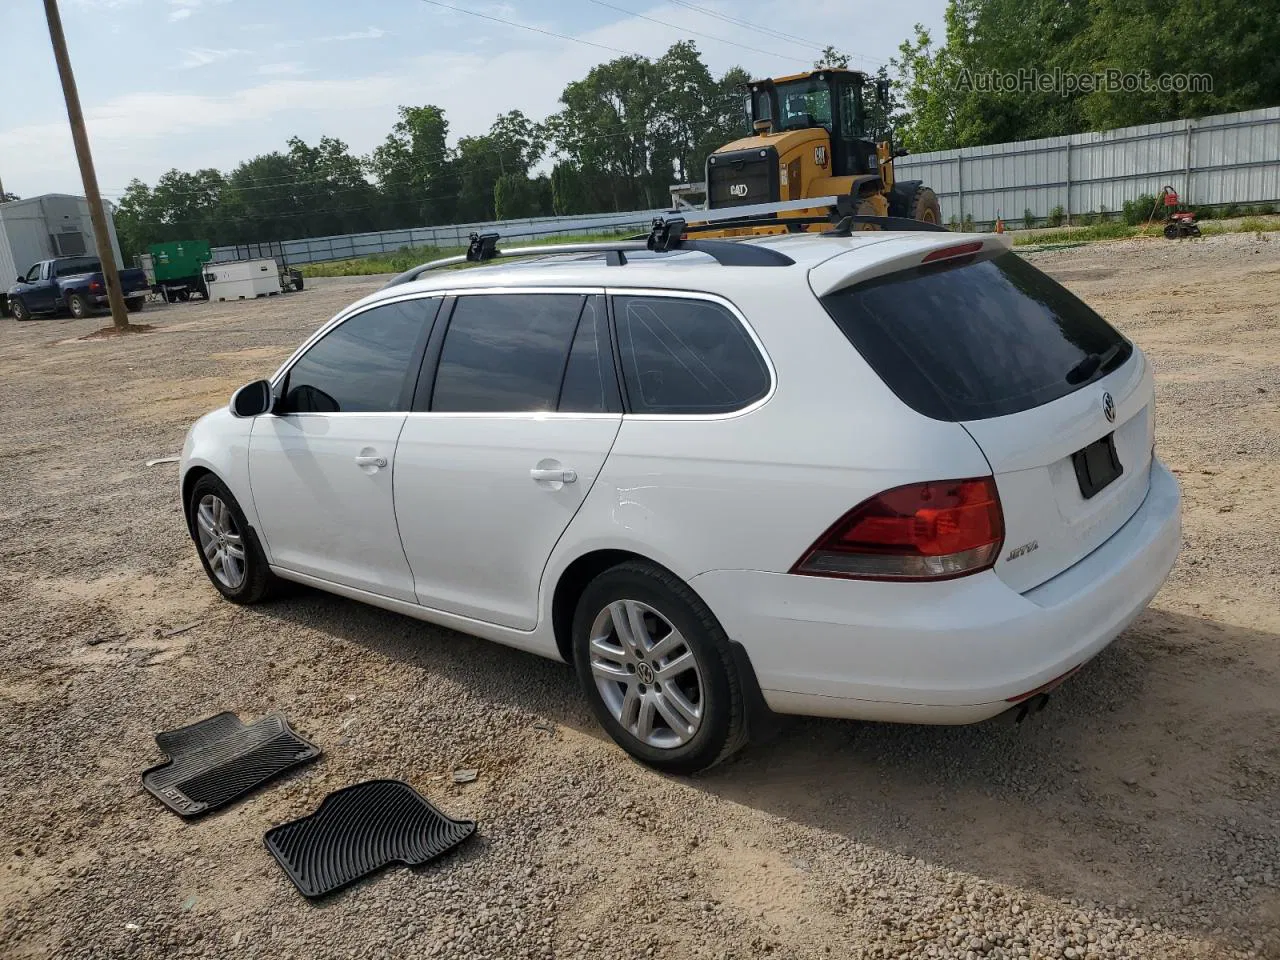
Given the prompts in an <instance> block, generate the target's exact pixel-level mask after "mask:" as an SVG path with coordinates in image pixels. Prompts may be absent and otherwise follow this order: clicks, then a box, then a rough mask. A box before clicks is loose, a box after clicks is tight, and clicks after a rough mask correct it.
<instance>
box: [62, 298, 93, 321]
mask: <svg viewBox="0 0 1280 960" xmlns="http://www.w3.org/2000/svg"><path fill="white" fill-rule="evenodd" d="M67 309H68V310H70V311H71V315H72V316H73V317H75V318H76V319H77V320H83V319H84V318H85V317H87V316H89V314H91V313H93V305H92V304H90V303H89V301H88V300H87V299H86V298H85V297H84V295H83V294H79V293H73V294H72V295H71V296H69V297H67Z"/></svg>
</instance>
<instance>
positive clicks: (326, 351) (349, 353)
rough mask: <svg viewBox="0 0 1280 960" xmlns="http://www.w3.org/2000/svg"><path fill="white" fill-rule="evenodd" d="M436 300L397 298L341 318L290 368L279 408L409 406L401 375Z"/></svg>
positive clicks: (331, 410) (349, 409)
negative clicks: (394, 300)
mask: <svg viewBox="0 0 1280 960" xmlns="http://www.w3.org/2000/svg"><path fill="white" fill-rule="evenodd" d="M439 305H440V301H439V299H436V298H431V299H426V298H423V299H416V300H401V301H399V302H397V303H387V304H383V305H381V306H376V307H371V308H370V309H368V310H364V311H362V312H360V313H357V314H356V315H355V316H353V317H350V318H349V319H347V320H344V321H343V322H342V323H341V324H339V325H338V326H337V327H334V329H333V330H331V331H329V332H328V333H327V334H325V335H324V337H322V338H321V339H320V340H318V341H316V343H314V344H312V346H311V348H310V349H309V350H307V352H306V353H304V354H303V355H302V356H301V357H299V358H298V360H297V362H296V363H294V365H293V366H292V367H290V368H289V373H288V376H287V379H286V380H285V387H284V391H285V392H284V400H283V404H282V406H283V412H284V413H392V412H396V411H400V410H406V409H408V407H407V405H406V404H405V403H404V393H405V378H406V377H407V376H408V374H409V372H410V371H409V367H410V365H411V364H412V362H413V359H414V357H415V356H417V355H418V351H417V346H418V344H419V343H420V341H421V340H422V339H424V338H425V336H426V335H427V334H428V333H429V332H430V331H429V329H428V328H429V326H430V324H431V323H432V321H433V320H434V319H435V314H436V310H437V309H438V307H439ZM414 373H415V374H416V373H417V371H416V370H415V371H414Z"/></svg>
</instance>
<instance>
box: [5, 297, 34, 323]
mask: <svg viewBox="0 0 1280 960" xmlns="http://www.w3.org/2000/svg"><path fill="white" fill-rule="evenodd" d="M9 306H10V308H11V309H12V310H13V319H15V320H17V321H19V322H21V321H23V320H30V319H31V311H30V310H28V309H27V305H26V304H25V303H23V302H22V300H21V299H20V298H18V297H15V298H14V299H12V300H10V301H9Z"/></svg>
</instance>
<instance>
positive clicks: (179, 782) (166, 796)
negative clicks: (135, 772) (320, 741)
mask: <svg viewBox="0 0 1280 960" xmlns="http://www.w3.org/2000/svg"><path fill="white" fill-rule="evenodd" d="M156 746H158V747H159V748H160V749H161V750H163V751H164V752H165V753H166V754H168V756H169V759H168V760H167V761H165V762H164V763H162V764H160V765H158V766H155V767H152V768H151V769H150V770H147V771H146V772H144V773H143V774H142V785H143V786H144V787H146V788H147V789H148V790H149V791H150V792H151V793H152V794H153V795H154V796H155V797H156V798H157V799H159V800H160V802H161V803H163V804H164V805H165V806H167V807H168V808H169V809H170V810H172V811H173V812H174V813H176V814H178V815H180V816H183V817H195V816H199V815H200V814H202V813H207V812H208V811H210V810H214V809H216V808H218V807H221V806H224V805H226V804H228V803H230V802H231V801H232V800H235V799H236V798H237V797H240V796H243V795H244V794H246V793H248V792H249V791H250V790H252V789H253V788H254V787H257V786H260V785H261V784H263V783H266V782H267V781H268V780H270V779H272V778H273V777H277V776H279V775H280V774H282V773H284V771H286V770H288V769H289V768H290V767H295V766H297V765H298V764H300V763H307V762H308V761H311V760H314V759H315V758H316V757H318V756H320V754H321V752H322V751H321V750H320V748H319V747H317V746H316V745H315V744H313V743H311V742H310V741H308V740H305V739H303V738H302V737H300V736H298V734H296V733H295V732H294V731H293V729H292V728H291V727H290V726H289V721H287V720H285V718H284V717H283V716H281V715H280V714H278V713H269V714H267V715H266V716H265V717H263V718H262V719H261V720H258V721H257V722H255V723H251V724H249V725H248V726H247V727H246V726H245V725H244V724H243V723H241V722H240V718H239V717H237V716H236V715H235V714H234V713H219V714H217V715H215V716H212V717H209V718H208V719H206V720H201V721H200V722H199V723H193V724H191V725H190V726H188V727H179V728H178V729H177V730H166V731H165V732H164V733H157V734H156Z"/></svg>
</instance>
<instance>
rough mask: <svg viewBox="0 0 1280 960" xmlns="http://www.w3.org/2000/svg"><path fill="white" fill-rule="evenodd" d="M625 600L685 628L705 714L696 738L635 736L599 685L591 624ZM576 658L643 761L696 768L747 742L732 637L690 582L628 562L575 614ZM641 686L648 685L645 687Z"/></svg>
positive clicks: (604, 716) (594, 705)
mask: <svg viewBox="0 0 1280 960" xmlns="http://www.w3.org/2000/svg"><path fill="white" fill-rule="evenodd" d="M618 600H633V601H639V602H640V603H641V604H644V605H647V606H648V607H650V608H652V610H654V611H657V612H658V613H659V614H660V615H661V617H663V618H665V619H666V620H667V621H669V624H670V626H671V627H673V628H674V629H676V630H679V631H680V633H681V634H682V635H683V638H684V643H683V646H684V647H685V648H687V650H688V651H689V653H691V654H692V655H693V658H694V661H695V662H696V664H697V671H698V673H699V674H700V675H701V689H700V701H699V704H700V713H701V719H700V722H699V725H698V728H697V730H696V732H694V733H693V735H692V737H691V738H690V739H688V741H687V742H684V743H682V744H680V745H679V746H673V747H658V746H654V745H651V744H649V743H646V742H645V741H644V740H641V739H640V738H639V737H637V736H636V735H634V734H632V733H631V732H630V731H629V730H627V729H626V727H624V726H623V725H622V723H620V722H619V720H618V719H617V718H616V717H615V716H614V714H613V712H612V710H611V709H610V707H609V706H608V705H607V704H606V703H605V700H604V698H603V696H602V695H601V692H600V690H599V689H598V688H597V686H596V678H595V676H594V675H593V674H592V670H591V652H590V651H591V647H590V643H591V628H592V625H593V623H594V622H595V620H596V618H597V617H598V616H601V615H602V614H603V613H604V611H606V610H607V609H608V607H609V605H610V604H611V603H613V602H615V601H618ZM573 659H574V666H575V667H576V668H577V671H578V679H579V681H580V683H581V684H582V689H583V692H584V693H585V694H586V697H587V701H588V702H589V703H590V705H591V710H592V712H593V713H594V714H595V715H596V719H598V720H599V721H600V725H601V726H603V727H604V729H605V731H606V732H607V733H608V734H609V736H610V737H612V738H613V740H614V742H615V743H617V744H618V746H620V747H622V749H624V750H625V751H627V753H629V754H631V756H633V757H635V758H636V759H637V760H639V761H641V762H642V763H645V764H648V765H649V766H651V767H655V768H657V769H659V770H663V771H666V772H668V773H678V774H688V773H695V772H697V771H699V770H704V769H706V768H707V767H711V766H714V765H715V764H717V763H720V762H721V761H722V760H724V759H726V758H728V757H729V756H731V755H732V754H734V753H735V752H737V751H738V750H739V749H741V748H742V746H743V745H744V744H745V743H746V742H747V705H746V698H745V696H744V693H743V685H742V679H741V677H740V676H739V673H738V669H737V666H736V665H735V663H734V659H733V653H732V651H731V649H730V644H729V638H728V636H726V635H725V632H724V628H722V627H721V626H720V623H719V621H717V620H716V618H715V616H714V615H713V614H712V613H711V611H710V610H708V609H707V606H706V604H704V603H703V602H702V600H701V599H700V598H699V597H698V595H697V594H696V593H694V592H693V590H691V589H690V588H689V585H688V584H686V583H685V582H684V581H683V580H681V579H680V578H678V577H676V576H675V575H674V574H672V573H671V572H669V571H667V570H664V569H662V568H661V567H658V566H655V565H653V564H649V563H644V562H641V561H634V562H628V563H623V564H620V565H618V566H616V567H613V568H611V569H609V570H606V571H605V572H604V573H602V574H600V575H599V576H597V577H596V578H595V579H594V580H592V581H591V582H590V583H589V584H588V585H587V588H586V590H584V591H583V593H582V596H581V597H580V598H579V600H578V606H577V610H576V611H575V613H574V617H573ZM638 676H639V675H638V674H637V677H638ZM619 689H621V687H620V688H619ZM640 689H645V688H644V686H643V685H641V686H640ZM655 689H656V685H655ZM655 716H656V714H655ZM661 722H663V723H665V721H661ZM668 729H669V728H668Z"/></svg>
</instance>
